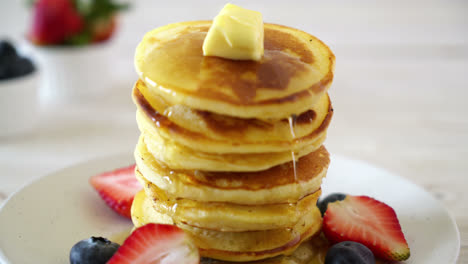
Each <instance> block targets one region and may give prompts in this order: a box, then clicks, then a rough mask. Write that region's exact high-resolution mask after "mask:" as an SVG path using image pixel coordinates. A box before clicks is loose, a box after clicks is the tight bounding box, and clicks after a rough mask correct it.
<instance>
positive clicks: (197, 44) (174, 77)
mask: <svg viewBox="0 0 468 264" xmlns="http://www.w3.org/2000/svg"><path fill="white" fill-rule="evenodd" d="M210 25H211V21H193V22H182V23H175V24H170V25H167V26H164V27H160V28H157V29H154V30H152V31H150V32H148V33H147V34H146V35H145V36H144V38H143V40H142V41H141V42H140V44H139V45H138V47H137V49H136V53H135V67H136V71H137V73H138V75H139V76H140V79H141V80H142V81H144V82H145V84H146V85H147V86H148V87H150V88H151V89H150V90H149V92H150V93H151V94H152V96H160V97H161V98H162V99H163V100H165V101H167V102H168V103H169V104H170V105H178V104H182V105H186V106H188V107H190V108H193V109H199V110H206V111H210V112H213V113H218V114H222V115H228V116H235V117H241V118H257V119H282V118H288V117H290V116H291V115H299V114H301V113H303V112H306V111H307V110H309V108H310V106H311V105H314V104H316V103H317V102H318V101H319V100H320V98H322V96H323V95H324V94H325V93H326V92H327V90H328V87H329V86H330V84H331V82H332V79H333V71H334V65H335V57H334V55H333V53H332V52H331V51H330V49H329V48H328V47H327V46H326V45H325V44H324V43H323V42H321V41H320V40H319V39H317V38H315V37H314V36H312V35H310V34H307V33H305V32H303V31H300V30H297V29H293V28H289V27H285V26H280V25H274V24H268V23H264V49H265V53H264V56H263V58H262V60H261V61H259V62H256V61H233V60H228V59H223V58H219V57H210V56H203V52H202V44H203V40H204V38H205V36H206V33H207V31H208V29H209V27H210Z"/></svg>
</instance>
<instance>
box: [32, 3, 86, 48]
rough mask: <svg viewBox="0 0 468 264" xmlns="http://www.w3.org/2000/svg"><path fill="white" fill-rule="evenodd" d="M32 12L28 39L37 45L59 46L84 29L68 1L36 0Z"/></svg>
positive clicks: (82, 23) (79, 17)
mask: <svg viewBox="0 0 468 264" xmlns="http://www.w3.org/2000/svg"><path fill="white" fill-rule="evenodd" d="M33 12H34V13H33V21H32V28H31V31H30V32H29V38H30V40H31V41H32V42H33V43H35V44H38V45H46V44H60V43H62V42H63V41H65V39H67V38H68V37H70V36H72V35H74V34H76V33H78V32H80V31H81V30H82V29H83V27H84V22H83V19H82V17H81V16H80V15H79V13H78V11H77V10H76V9H75V7H74V6H73V4H72V2H71V1H70V0H38V1H36V2H35V4H34V11H33Z"/></svg>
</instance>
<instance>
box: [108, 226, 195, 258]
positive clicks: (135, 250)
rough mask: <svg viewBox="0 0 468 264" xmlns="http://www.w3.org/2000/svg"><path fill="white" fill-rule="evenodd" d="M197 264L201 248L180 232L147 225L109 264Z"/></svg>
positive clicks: (122, 247)
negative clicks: (198, 248)
mask: <svg viewBox="0 0 468 264" xmlns="http://www.w3.org/2000/svg"><path fill="white" fill-rule="evenodd" d="M147 263H153V264H158V263H164V264H181V263H184V264H197V263H200V256H199V254H198V250H197V248H196V247H195V246H194V245H193V244H192V242H191V241H190V240H189V239H188V237H187V235H186V234H185V233H184V231H182V230H181V229H180V228H178V227H176V226H173V225H162V224H147V225H145V226H142V227H140V228H138V229H136V230H135V231H133V233H132V234H131V235H130V236H129V237H128V238H127V239H126V240H125V242H124V243H123V245H122V246H120V248H119V249H118V250H117V252H116V253H115V254H114V256H112V258H111V259H110V260H109V262H107V264H147Z"/></svg>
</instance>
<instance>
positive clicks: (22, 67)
mask: <svg viewBox="0 0 468 264" xmlns="http://www.w3.org/2000/svg"><path fill="white" fill-rule="evenodd" d="M33 71H34V65H33V64H32V62H31V60H30V59H28V58H21V57H20V58H17V59H16V60H15V61H14V62H13V63H12V64H11V65H10V67H9V68H8V77H9V78H14V77H20V76H24V75H28V74H30V73H32V72H33Z"/></svg>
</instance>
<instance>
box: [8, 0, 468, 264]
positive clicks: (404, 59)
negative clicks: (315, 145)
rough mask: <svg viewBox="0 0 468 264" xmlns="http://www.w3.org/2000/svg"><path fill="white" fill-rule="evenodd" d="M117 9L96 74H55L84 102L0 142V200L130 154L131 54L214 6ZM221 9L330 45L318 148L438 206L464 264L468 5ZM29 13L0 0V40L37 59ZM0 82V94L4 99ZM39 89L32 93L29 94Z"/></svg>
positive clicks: (432, 1)
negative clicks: (330, 115) (327, 107)
mask: <svg viewBox="0 0 468 264" xmlns="http://www.w3.org/2000/svg"><path fill="white" fill-rule="evenodd" d="M121 2H123V1H121ZM128 2H129V3H130V7H129V9H127V10H125V11H122V12H120V13H119V15H118V23H117V27H116V32H115V34H114V36H113V37H112V38H111V39H110V40H109V41H106V42H105V43H104V44H99V45H101V47H103V48H102V50H103V51H105V52H106V55H104V56H103V57H99V59H96V60H99V61H100V62H104V63H105V64H103V65H106V66H101V67H102V68H101V69H102V70H103V72H104V71H105V72H106V73H105V74H103V73H101V74H99V75H98V77H96V76H95V75H96V70H93V69H92V65H91V64H86V63H87V62H83V63H82V62H80V64H79V65H77V61H78V59H76V57H75V59H71V61H69V62H65V64H64V65H65V66H64V67H65V68H64V67H62V68H64V71H65V73H61V74H64V75H66V74H67V73H66V72H68V74H70V73H72V75H76V76H75V77H77V76H78V81H77V80H76V78H75V79H73V78H74V77H70V76H69V75H67V77H66V79H67V80H73V81H69V82H73V83H75V84H76V83H80V81H79V80H83V82H84V81H85V79H86V78H87V77H86V76H90V78H94V79H93V82H91V83H88V84H86V87H85V88H87V89H88V90H91V91H94V92H95V94H94V95H93V96H88V97H87V98H83V99H81V98H80V99H78V98H75V99H76V100H73V98H72V100H64V101H63V102H59V101H60V99H54V98H53V97H52V99H50V98H49V99H48V100H47V101H45V103H44V102H42V103H41V105H40V108H38V109H39V110H37V111H34V113H29V114H28V115H32V114H37V115H35V117H34V119H35V120H36V124H35V126H34V127H33V128H32V129H30V130H29V131H27V132H24V133H21V134H14V135H10V136H4V137H1V138H0V171H1V172H0V202H1V201H2V200H4V199H5V198H6V197H7V196H8V195H9V194H11V193H12V192H13V191H15V190H16V189H17V188H19V187H20V186H22V185H24V184H25V183H27V182H30V181H31V180H32V179H34V178H37V177H40V176H42V175H45V174H47V173H49V172H52V171H55V170H57V169H60V168H63V167H66V166H69V165H72V164H75V163H78V162H82V161H86V160H91V159H95V158H97V157H102V156H108V155H114V154H119V153H128V154H129V156H130V155H131V153H132V152H133V148H134V146H135V144H136V142H137V138H138V134H139V133H138V131H137V126H136V122H135V107H134V105H133V103H132V102H131V98H130V92H131V88H132V85H133V83H134V82H135V81H136V80H137V75H136V73H135V71H134V69H133V53H134V50H135V47H136V45H137V44H138V42H139V41H140V39H141V38H142V36H143V35H144V34H145V32H147V31H149V30H151V29H153V28H155V27H158V26H162V25H165V24H168V23H172V22H178V21H184V20H199V19H212V18H213V17H214V16H215V15H216V14H217V13H218V11H219V10H220V9H221V8H222V6H223V5H224V4H225V3H226V2H223V1H219V0H199V1H188V0H187V1H154V0H135V1H128ZM231 2H232V3H234V4H239V5H241V6H243V7H245V8H249V9H253V10H257V11H260V12H262V13H263V15H264V21H266V22H273V23H279V24H284V25H288V26H291V27H296V28H299V29H302V30H304V31H307V32H309V33H311V34H313V35H315V36H317V37H319V38H320V39H322V40H323V41H324V42H325V43H327V44H328V45H329V46H330V47H331V49H332V50H333V51H334V53H335V55H336V58H337V66H336V73H335V80H334V83H333V85H332V87H331V90H330V93H331V96H332V101H333V104H334V109H335V116H334V119H333V122H332V124H331V127H330V129H329V135H328V139H327V141H326V145H327V147H328V148H329V151H330V152H331V153H332V154H333V155H345V156H347V157H351V158H353V159H359V160H364V161H367V162H369V163H372V164H374V165H376V166H379V167H383V168H385V169H387V170H389V171H391V172H394V173H396V174H399V175H401V176H403V177H405V178H407V179H409V180H411V181H413V182H415V183H417V184H418V185H421V186H422V187H424V188H425V189H426V190H428V191H429V192H430V193H431V194H433V195H434V196H435V197H436V198H437V199H439V200H440V201H441V202H442V203H443V204H444V205H445V206H446V207H447V208H448V209H449V210H450V211H451V213H452V214H453V215H454V216H455V218H456V219H457V223H458V225H459V228H460V230H461V233H462V251H461V258H460V263H462V261H464V259H466V258H467V257H468V252H467V250H468V249H467V246H468V241H467V239H468V213H467V211H468V207H467V205H466V204H467V202H468V201H467V199H468V196H467V194H466V190H467V187H468V184H467V183H468V180H467V173H468V162H467V160H468V118H467V116H468V104H467V102H466V100H467V98H468V91H467V90H468V1H464V0H460V1H455V0H453V1H443V0H440V1H436V0H425V1H422V0H421V1H419V0H416V1H406V0H395V1H374V0H355V1H346V0H327V1H298V0H289V1H279V0H270V1H266V0H265V1H247V0H245V1H236V0H233V1H231ZM31 13H32V12H31V9H30V8H28V5H27V1H8V0H1V1H0V38H1V39H9V40H10V41H11V42H12V43H14V44H15V46H17V47H18V48H19V49H20V50H24V52H25V53H26V54H28V55H27V56H30V57H31V58H33V59H35V60H40V57H41V53H44V51H43V50H41V49H37V48H35V46H34V45H31V43H30V42H29V41H27V40H26V38H25V36H26V34H27V32H29V30H30V28H31V23H32V14H31ZM102 45H104V46H102ZM52 49H54V48H52ZM58 49H59V50H60V48H58ZM49 51H50V50H49ZM50 52H54V51H50ZM65 52H67V51H65ZM86 52H88V51H86V50H85V49H83V50H82V52H79V53H78V55H77V56H78V57H80V56H81V55H84V54H86ZM42 55H43V54H42ZM67 63H68V64H67ZM41 65H42V64H41ZM41 65H39V63H38V66H37V68H38V69H39V73H41V77H42V78H44V72H45V71H46V70H47V69H44V68H43V66H41ZM66 65H69V66H70V67H68V66H66ZM49 66H50V65H49ZM41 67H42V68H41ZM97 72H98V73H100V72H99V71H97ZM93 75H94V77H91V76H93ZM70 78H71V79H70ZM1 85H2V82H0V97H3V98H6V96H8V95H7V94H2V89H1V88H2V87H1ZM43 85H44V84H42V85H38V87H37V88H38V89H39V87H40V86H41V87H40V89H39V90H38V92H39V95H38V96H39V97H41V92H43V90H44V89H45V88H44V87H43ZM70 85H72V84H70ZM80 85H82V86H83V87H84V86H85V85H83V84H80ZM49 88H50V87H49ZM83 89H84V88H83ZM42 96H43V95H42ZM21 100H22V97H19V98H10V101H13V102H14V103H15V104H17V105H18V106H20V105H21ZM54 100H56V101H54ZM7 111H9V110H7ZM3 112H4V115H5V110H3ZM0 116H2V115H0ZM0 122H1V121H0ZM357 184H359V183H357ZM395 192H398V190H395ZM463 263H468V262H463Z"/></svg>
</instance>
